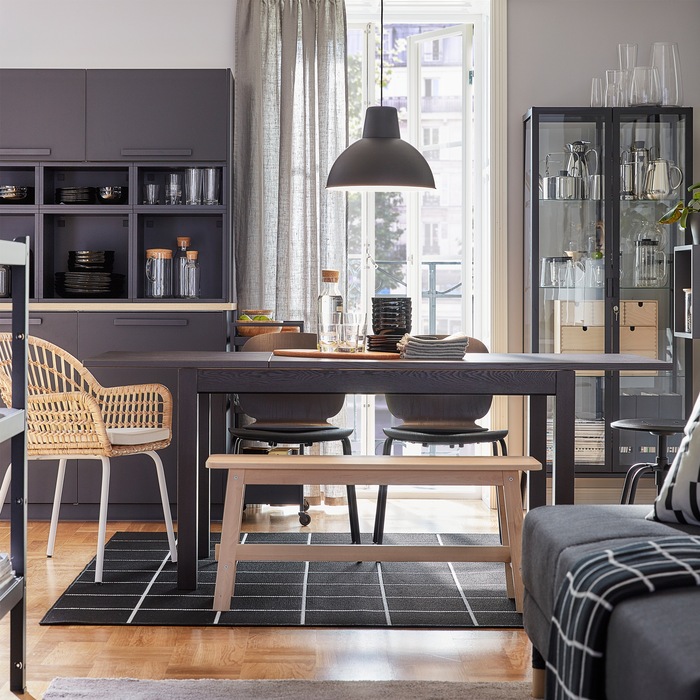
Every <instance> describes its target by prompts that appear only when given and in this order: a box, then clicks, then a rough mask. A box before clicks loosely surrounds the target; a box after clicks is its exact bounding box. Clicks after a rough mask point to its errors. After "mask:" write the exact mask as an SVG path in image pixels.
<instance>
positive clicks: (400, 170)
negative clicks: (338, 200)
mask: <svg viewBox="0 0 700 700" xmlns="http://www.w3.org/2000/svg"><path fill="white" fill-rule="evenodd" d="M326 187H327V188H328V189H337V190H353V191H370V192H372V191H373V192H391V191H395V190H410V189H431V190H434V189H435V179H434V178H433V173H432V170H431V169H430V166H429V165H428V162H427V161H426V160H425V158H424V157H423V155H422V154H421V153H420V151H418V150H417V149H415V148H414V147H413V146H411V144H410V143H407V142H406V141H403V140H402V139H401V135H400V131H399V115H398V112H397V111H396V108H395V107H384V106H380V107H368V108H367V113H366V115H365V125H364V129H363V131H362V138H361V139H360V140H359V141H355V143H353V144H352V145H351V146H349V147H348V148H346V149H345V150H344V151H343V152H342V153H341V154H340V156H338V159H337V160H336V161H335V163H333V167H332V168H331V171H330V173H329V174H328V182H327V183H326Z"/></svg>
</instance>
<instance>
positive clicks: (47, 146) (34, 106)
mask: <svg viewBox="0 0 700 700" xmlns="http://www.w3.org/2000/svg"><path fill="white" fill-rule="evenodd" d="M0 160H5V161H9V160H14V161H20V160H33V161H40V160H41V161H47V160H67V161H73V160H79V161H82V160H85V71H84V70H67V69H12V68H7V69H4V70H0Z"/></svg>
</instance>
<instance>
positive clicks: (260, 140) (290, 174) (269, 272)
mask: <svg viewBox="0 0 700 700" xmlns="http://www.w3.org/2000/svg"><path fill="white" fill-rule="evenodd" d="M235 46H236V66H235V105H234V114H235V117H234V141H233V143H234V148H233V161H234V162H233V176H234V237H235V271H236V299H237V305H238V308H239V309H246V308H252V309H273V310H274V312H275V317H276V318H277V319H281V320H303V321H304V322H305V330H308V331H315V330H316V305H317V299H318V292H319V279H320V271H321V269H322V268H333V269H338V270H345V259H346V250H347V245H346V243H347V241H346V209H345V207H346V202H345V195H344V194H343V193H342V192H327V191H326V189H325V184H326V180H327V177H328V171H329V170H330V168H331V166H332V164H333V161H334V160H335V158H337V156H338V155H339V154H340V153H341V152H342V151H343V149H344V148H345V147H346V146H347V133H348V130H347V109H346V102H347V84H346V55H347V50H346V46H347V25H346V18H345V4H344V1H343V0H239V2H238V6H237V10H236V36H235ZM341 421H342V418H341ZM317 449H318V447H317V446H314V450H317ZM337 449H338V450H339V448H338V447H337V446H336V444H335V443H328V447H327V449H326V450H324V451H332V452H336V450H337ZM305 493H306V495H307V497H308V500H309V502H310V503H312V504H314V503H318V502H321V501H322V500H323V499H324V497H325V500H326V502H327V503H333V502H338V501H339V500H342V499H343V496H344V494H345V488H344V487H338V486H332V485H330V486H325V487H323V488H319V487H318V486H312V487H308V486H307V487H306V488H305Z"/></svg>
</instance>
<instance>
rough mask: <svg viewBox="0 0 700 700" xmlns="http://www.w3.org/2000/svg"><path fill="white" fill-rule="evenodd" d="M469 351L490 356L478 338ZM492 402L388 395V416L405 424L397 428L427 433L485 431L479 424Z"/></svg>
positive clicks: (476, 397)
mask: <svg viewBox="0 0 700 700" xmlns="http://www.w3.org/2000/svg"><path fill="white" fill-rule="evenodd" d="M466 351H467V352H488V348H487V347H486V345H484V343H482V342H481V341H480V340H479V339H478V338H469V344H468V345H467V350H466ZM492 401H493V397H492V396H491V395H485V396H479V395H472V396H457V395H454V396H453V395H450V394H431V395H429V396H426V395H417V394H387V395H386V406H387V408H388V409H389V412H390V413H391V415H392V416H395V417H396V418H400V419H401V420H402V421H403V422H402V423H401V425H400V426H398V427H401V428H410V429H412V430H416V431H422V432H426V433H429V432H460V431H461V432H466V431H469V430H483V427H482V426H480V425H479V424H478V423H476V421H477V420H478V419H479V418H483V417H484V416H485V415H486V414H487V413H488V412H489V409H490V408H491V403H492Z"/></svg>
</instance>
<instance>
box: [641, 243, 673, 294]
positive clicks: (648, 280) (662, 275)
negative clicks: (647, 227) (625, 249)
mask: <svg viewBox="0 0 700 700" xmlns="http://www.w3.org/2000/svg"><path fill="white" fill-rule="evenodd" d="M634 245H635V249H634V286H635V287H663V286H664V284H666V278H667V275H668V273H667V267H666V253H664V251H663V250H660V249H659V244H658V242H657V241H653V240H651V239H650V238H643V239H641V240H639V241H635V243H634Z"/></svg>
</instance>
